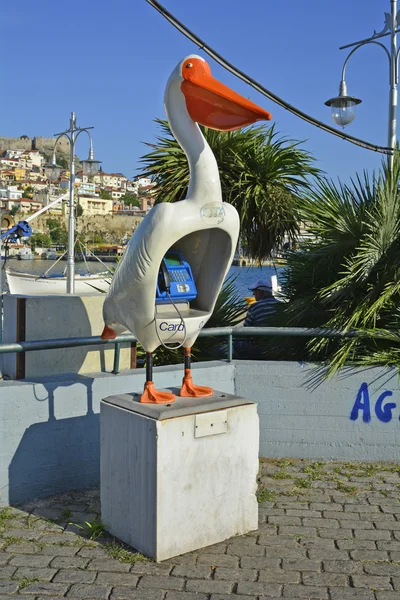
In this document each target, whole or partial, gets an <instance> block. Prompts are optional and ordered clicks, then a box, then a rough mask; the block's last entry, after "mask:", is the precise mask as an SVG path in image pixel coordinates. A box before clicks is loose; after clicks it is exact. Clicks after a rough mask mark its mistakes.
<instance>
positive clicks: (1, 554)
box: [0, 552, 10, 567]
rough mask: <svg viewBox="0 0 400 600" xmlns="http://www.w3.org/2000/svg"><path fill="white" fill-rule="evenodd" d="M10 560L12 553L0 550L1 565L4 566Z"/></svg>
mask: <svg viewBox="0 0 400 600" xmlns="http://www.w3.org/2000/svg"><path fill="white" fill-rule="evenodd" d="M9 560H10V554H8V553H7V552H0V567H4V565H6V564H7V563H8V561H9Z"/></svg>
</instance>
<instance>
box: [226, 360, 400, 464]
mask: <svg viewBox="0 0 400 600" xmlns="http://www.w3.org/2000/svg"><path fill="white" fill-rule="evenodd" d="M235 393H236V394H237V395H238V396H245V397H247V398H250V399H251V400H254V401H255V402H257V403H258V414H259V417H260V455H261V456H264V457H268V458H283V457H291V458H305V459H307V458H308V459H323V460H335V459H337V460H360V461H380V460H381V461H400V445H399V442H400V423H399V415H400V384H399V374H398V370H397V369H396V368H383V367H382V368H377V367H375V368H345V369H342V370H341V371H340V373H339V374H338V375H336V376H335V377H333V378H332V379H331V380H328V381H326V380H323V379H322V370H321V367H318V366H317V365H312V364H308V363H295V362H278V361H270V362H268V361H267V362H261V361H236V363H235Z"/></svg>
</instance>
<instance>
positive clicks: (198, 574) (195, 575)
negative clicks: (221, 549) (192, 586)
mask: <svg viewBox="0 0 400 600" xmlns="http://www.w3.org/2000/svg"><path fill="white" fill-rule="evenodd" d="M171 575H173V576H174V577H189V578H190V579H210V577H211V575H212V569H211V567H207V566H204V565H177V566H175V567H174V568H173V570H172V573H171Z"/></svg>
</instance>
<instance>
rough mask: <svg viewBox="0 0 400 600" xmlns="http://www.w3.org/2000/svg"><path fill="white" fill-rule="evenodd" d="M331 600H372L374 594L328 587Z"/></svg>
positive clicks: (359, 589)
mask: <svg viewBox="0 0 400 600" xmlns="http://www.w3.org/2000/svg"><path fill="white" fill-rule="evenodd" d="M329 593H330V596H331V600H374V598H375V597H374V592H373V591H372V590H365V589H361V588H350V587H330V588H329Z"/></svg>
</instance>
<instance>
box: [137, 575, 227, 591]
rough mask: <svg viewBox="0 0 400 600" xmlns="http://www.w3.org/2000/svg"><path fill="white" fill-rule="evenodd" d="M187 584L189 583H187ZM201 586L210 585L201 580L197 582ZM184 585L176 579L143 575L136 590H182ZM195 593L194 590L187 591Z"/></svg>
mask: <svg viewBox="0 0 400 600" xmlns="http://www.w3.org/2000/svg"><path fill="white" fill-rule="evenodd" d="M187 583H189V581H188V582H187ZM193 583H196V581H194V582H193ZM199 583H200V584H201V585H205V584H210V583H211V582H210V581H208V582H207V581H204V580H201V581H200V582H199ZM218 583H219V582H218ZM184 584H185V580H184V579H180V578H178V577H157V576H155V575H154V576H152V575H144V576H143V577H142V579H141V580H140V581H139V585H138V589H140V590H141V589H146V588H156V589H161V590H183V586H184ZM188 591H189V592H190V591H194V592H195V591H196V590H190V589H189V590H188ZM199 591H201V590H199Z"/></svg>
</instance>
